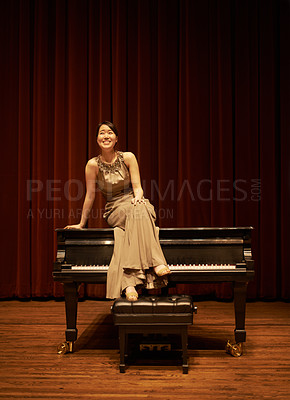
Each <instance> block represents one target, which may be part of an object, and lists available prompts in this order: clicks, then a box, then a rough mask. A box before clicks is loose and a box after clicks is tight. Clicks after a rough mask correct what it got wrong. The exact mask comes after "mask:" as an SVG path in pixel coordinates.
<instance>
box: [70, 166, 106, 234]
mask: <svg viewBox="0 0 290 400" xmlns="http://www.w3.org/2000/svg"><path fill="white" fill-rule="evenodd" d="M97 174H98V165H97V163H96V162H95V160H94V159H91V160H89V161H88V163H87V165H86V169H85V176H86V197H85V200H84V204H83V209H82V216H81V221H80V223H79V224H76V225H68V226H66V227H65V229H83V228H84V227H85V225H86V223H87V220H88V218H89V215H90V211H91V209H92V206H93V203H94V200H95V195H96V179H97Z"/></svg>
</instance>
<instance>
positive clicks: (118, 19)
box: [0, 0, 290, 299]
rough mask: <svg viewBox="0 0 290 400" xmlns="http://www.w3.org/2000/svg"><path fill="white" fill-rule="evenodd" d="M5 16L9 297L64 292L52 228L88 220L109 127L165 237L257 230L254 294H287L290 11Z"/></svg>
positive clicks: (147, 8)
mask: <svg viewBox="0 0 290 400" xmlns="http://www.w3.org/2000/svg"><path fill="white" fill-rule="evenodd" d="M0 18H1V25H0V26H1V66H0V68H1V73H0V76H1V148H2V151H1V215H2V218H1V223H2V226H1V249H2V250H1V271H0V273H1V281H0V289H1V290H0V293H1V297H2V298H11V297H18V298H30V297H49V296H55V297H59V296H62V287H61V285H60V284H55V283H54V282H53V280H52V266H53V261H54V259H55V256H56V235H55V232H54V230H55V228H58V227H64V226H65V225H66V224H68V223H77V222H78V221H79V218H80V211H81V207H82V202H83V199H84V195H85V181H84V167H85V165H86V162H87V160H88V159H89V158H91V157H93V156H95V155H97V154H98V149H97V147H96V143H95V127H96V125H97V123H98V122H100V121H102V120H105V119H107V120H111V121H113V122H114V123H115V124H116V125H117V126H118V128H119V132H120V138H119V149H120V150H123V151H127V150H128V151H132V152H134V153H135V154H136V156H137V159H138V161H139V164H140V169H141V178H142V182H143V186H144V191H145V195H146V197H148V198H149V199H151V201H152V203H153V204H154V206H155V207H156V210H157V215H158V220H157V224H158V225H159V226H160V227H191V226H192V227H201V226H205V227H208V226H224V227H227V226H248V225H251V226H253V227H254V228H255V230H254V232H253V258H254V259H255V269H256V278H255V281H254V282H253V283H251V284H250V285H249V291H248V295H249V297H250V298H258V299H259V298H260V299H264V298H267V299H281V298H282V299H289V298H290V267H289V243H290V234H289V231H290V230H289V222H290V218H289V199H290V194H289V191H290V163H289V157H290V156H289V150H290V143H289V126H290V120H289V115H290V113H289V105H290V104H289V92H290V91H289V89H290V87H289V71H290V64H289V43H290V35H289V25H290V24H289V21H290V13H289V1H286V0H285V1H283V0H281V1H276V0H275V1H270V0H262V1H257V0H248V1H247V0H243V1H240V0H236V1H234V0H220V1H218V0H208V1H195V0H180V1H177V0H142V1H138V0H120V1H116V0H115V1H114V0H111V1H110V0H103V1H101V0H100V1H99V0H91V1H89V0H79V1H77V0H67V1H66V0H31V1H29V0H22V1H21V0H19V1H17V0H4V1H1V3H0ZM103 207H104V201H103V200H102V199H101V195H100V193H98V195H97V199H96V202H95V205H94V208H93V212H92V216H91V218H90V221H89V226H90V227H106V226H107V225H106V223H105V222H104V221H103V219H102V209H103ZM179 289H181V290H184V291H187V292H190V293H193V294H205V295H211V294H213V295H215V296H216V297H218V298H230V297H231V290H230V288H229V287H228V286H226V285H221V286H217V285H206V286H202V285H197V286H189V287H185V286H182V287H179ZM81 295H87V296H92V297H104V295H105V288H104V286H93V285H91V286H88V287H85V288H82V291H81Z"/></svg>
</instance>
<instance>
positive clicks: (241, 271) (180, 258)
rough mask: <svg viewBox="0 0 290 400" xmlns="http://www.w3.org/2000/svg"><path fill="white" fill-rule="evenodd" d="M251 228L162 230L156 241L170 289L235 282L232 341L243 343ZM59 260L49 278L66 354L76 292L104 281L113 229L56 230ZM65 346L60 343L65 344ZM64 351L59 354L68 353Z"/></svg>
mask: <svg viewBox="0 0 290 400" xmlns="http://www.w3.org/2000/svg"><path fill="white" fill-rule="evenodd" d="M252 230H253V228H252V227H230V228H208V227H206V228H160V230H159V239H160V243H161V247H162V250H163V252H164V255H165V258H166V260H167V263H168V265H169V267H170V269H171V271H172V273H171V274H170V275H169V286H171V285H175V284H177V283H196V282H200V283H221V282H231V283H232V284H233V298H234V309H235V340H236V343H243V342H245V341H246V330H245V311H246V296H247V284H248V282H249V281H251V280H253V279H254V273H255V272H254V261H253V259H252V252H251V233H252ZM56 232H57V258H56V261H55V263H54V270H53V279H54V280H55V281H58V282H61V283H62V284H63V287H64V296H65V307H66V323H67V329H66V346H68V347H67V349H66V351H73V343H74V342H75V341H76V339H77V328H76V321H77V302H78V288H79V285H80V284H81V283H83V282H85V283H105V282H106V276H107V269H108V265H109V263H110V260H111V256H112V253H113V248H114V230H113V229H112V228H107V229H82V230H74V229H71V230H67V229H57V230H56ZM63 345H64V344H63ZM66 351H63V352H66Z"/></svg>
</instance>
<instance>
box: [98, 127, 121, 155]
mask: <svg viewBox="0 0 290 400" xmlns="http://www.w3.org/2000/svg"><path fill="white" fill-rule="evenodd" d="M117 141H118V138H117V136H116V134H115V132H114V131H112V129H111V128H109V127H108V126H107V125H101V127H100V129H99V133H98V137H97V143H98V145H99V146H100V148H101V150H105V151H108V150H113V149H114V147H115V144H116V143H117Z"/></svg>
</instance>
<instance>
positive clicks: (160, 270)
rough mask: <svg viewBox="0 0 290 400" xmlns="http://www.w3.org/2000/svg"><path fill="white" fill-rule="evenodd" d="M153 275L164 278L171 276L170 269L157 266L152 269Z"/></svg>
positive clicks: (164, 266) (165, 266)
mask: <svg viewBox="0 0 290 400" xmlns="http://www.w3.org/2000/svg"><path fill="white" fill-rule="evenodd" d="M154 271H155V274H156V275H158V276H164V275H168V274H171V271H170V269H169V268H168V267H167V265H158V266H157V267H154Z"/></svg>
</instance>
